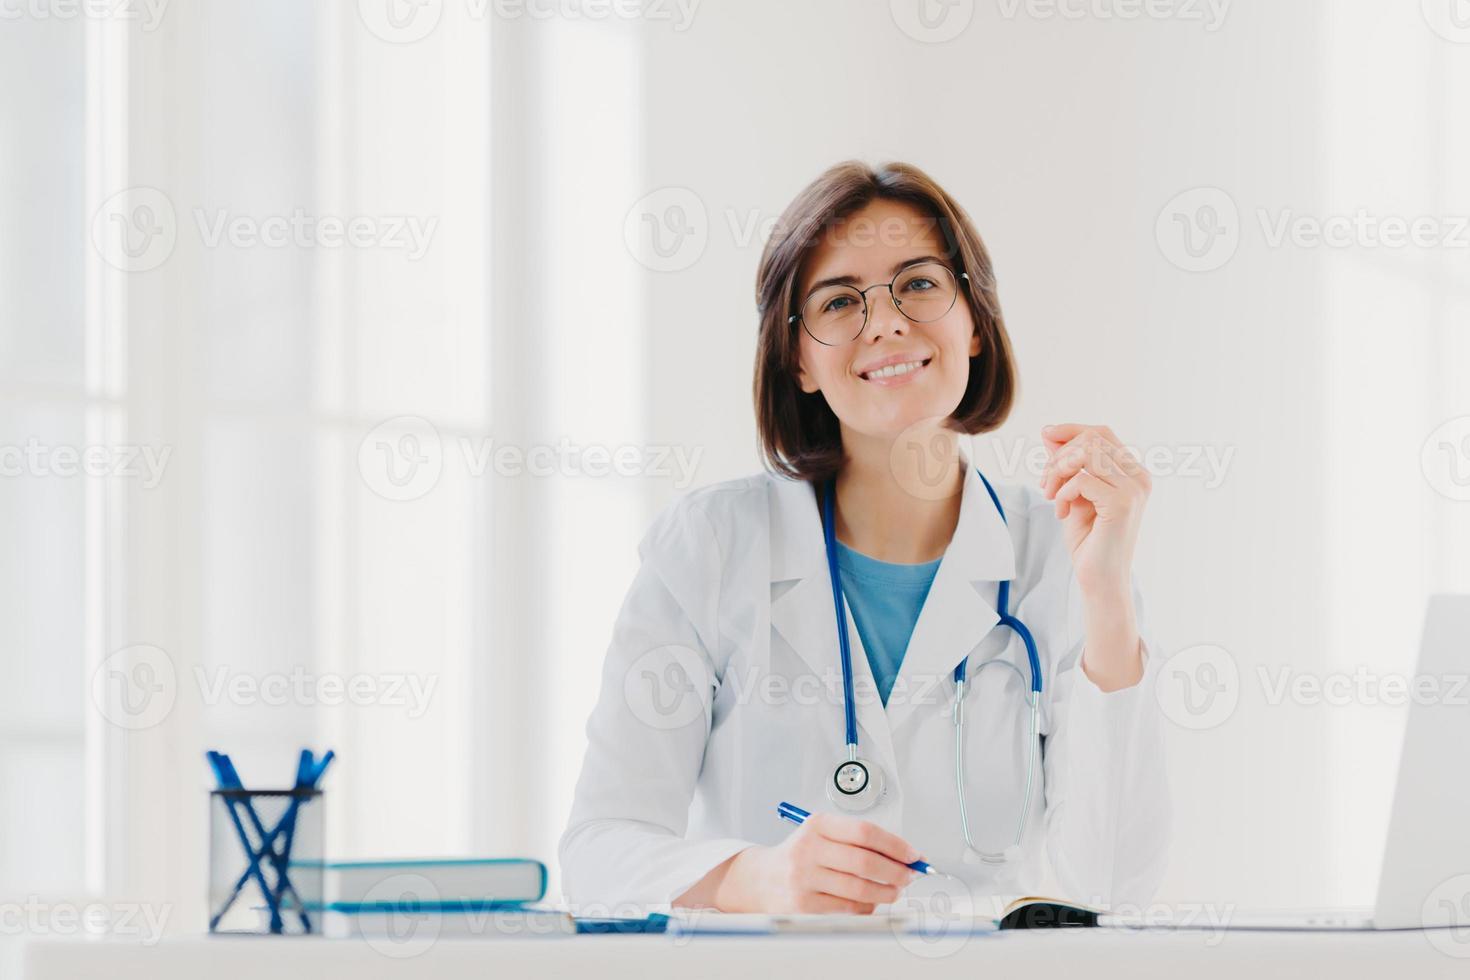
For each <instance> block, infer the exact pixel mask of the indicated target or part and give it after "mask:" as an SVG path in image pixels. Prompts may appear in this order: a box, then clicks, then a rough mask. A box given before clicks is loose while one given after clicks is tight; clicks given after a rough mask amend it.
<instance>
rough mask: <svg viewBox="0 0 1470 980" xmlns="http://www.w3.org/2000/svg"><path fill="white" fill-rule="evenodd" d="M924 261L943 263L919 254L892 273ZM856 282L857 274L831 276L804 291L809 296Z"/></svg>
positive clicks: (941, 260) (934, 257) (896, 267)
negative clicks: (822, 290)
mask: <svg viewBox="0 0 1470 980" xmlns="http://www.w3.org/2000/svg"><path fill="white" fill-rule="evenodd" d="M926 262H937V263H939V264H940V265H944V260H943V259H941V258H939V257H938V256H936V255H921V256H919V257H918V258H914V259H905V260H903V261H902V262H900V263H898V264H897V265H895V266H894V267H893V272H892V275H894V276H896V275H898V274H899V273H900V272H902V271H903V270H905V269H907V268H908V267H909V266H911V265H923V264H924V263H926ZM857 284H858V278H857V276H852V275H848V276H832V277H831V278H830V279H823V280H822V281H821V282H814V283H812V284H811V286H810V287H809V288H808V289H807V291H806V292H807V295H808V296H810V295H811V294H812V293H814V292H816V291H817V290H819V289H822V288H824V287H826V286H856V285H857Z"/></svg>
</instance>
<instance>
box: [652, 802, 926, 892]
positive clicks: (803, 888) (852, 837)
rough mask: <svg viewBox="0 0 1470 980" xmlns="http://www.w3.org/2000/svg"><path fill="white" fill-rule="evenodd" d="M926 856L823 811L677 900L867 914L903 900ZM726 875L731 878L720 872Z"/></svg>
mask: <svg viewBox="0 0 1470 980" xmlns="http://www.w3.org/2000/svg"><path fill="white" fill-rule="evenodd" d="M917 860H919V852H918V850H917V849H916V848H915V847H914V846H913V845H912V844H910V843H908V842H907V841H905V840H904V839H903V838H901V837H898V836H896V835H895V834H891V833H889V832H888V831H886V830H884V829H883V828H882V827H879V826H878V825H877V824H875V823H872V822H870V821H867V820H859V819H857V818H856V817H849V816H844V815H842V814H836V813H817V814H813V815H812V816H811V817H809V818H808V819H807V820H806V822H805V823H803V824H802V825H801V826H800V827H798V828H796V831H795V832H794V833H792V834H791V836H789V837H787V838H786V839H785V840H784V841H782V842H781V843H780V844H777V845H776V846H774V847H748V848H746V849H745V850H743V851H741V852H740V853H739V854H736V855H735V856H734V857H733V858H731V859H730V860H728V861H726V862H725V863H724V864H723V865H721V866H720V867H719V868H716V869H715V870H714V872H712V873H711V874H710V875H707V876H706V877H705V878H704V879H703V880H702V881H701V882H700V883H699V884H698V885H696V886H695V887H694V888H691V889H690V890H689V891H688V892H686V893H685V894H684V895H683V896H681V898H680V899H679V900H678V901H677V902H676V904H684V903H685V901H686V900H691V899H692V900H693V901H691V902H690V904H705V902H704V901H701V898H702V897H708V898H710V899H712V901H710V902H709V904H712V905H714V907H715V908H717V909H720V910H721V911H725V912H847V913H856V914H860V915H866V914H868V913H870V912H872V911H873V909H874V907H876V906H878V905H884V904H891V903H893V902H896V901H897V900H898V897H899V895H900V894H902V892H903V889H904V887H905V886H906V885H908V883H909V882H911V881H913V880H914V879H915V878H917V877H918V872H917V871H914V870H913V869H912V868H909V867H907V865H908V864H909V863H910V862H913V861H917ZM720 872H723V874H720Z"/></svg>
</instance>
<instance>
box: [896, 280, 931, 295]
mask: <svg viewBox="0 0 1470 980" xmlns="http://www.w3.org/2000/svg"><path fill="white" fill-rule="evenodd" d="M934 286H935V283H934V280H933V279H926V278H925V277H923V276H915V277H914V278H913V279H910V280H909V281H908V282H907V283H905V284H904V287H903V288H904V292H908V293H923V292H928V291H929V290H931V289H933V288H934Z"/></svg>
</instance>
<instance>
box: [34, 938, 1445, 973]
mask: <svg viewBox="0 0 1470 980" xmlns="http://www.w3.org/2000/svg"><path fill="white" fill-rule="evenodd" d="M906 938H907V939H912V937H906ZM1448 938H1449V937H1442V938H1441V939H1440V940H1438V941H1439V942H1441V943H1443V942H1445V941H1446V940H1448ZM1455 938H1456V939H1458V940H1459V945H1458V946H1455V945H1454V942H1453V940H1450V948H1451V949H1452V951H1453V952H1454V953H1457V954H1461V955H1458V956H1457V955H1451V954H1450V953H1446V952H1444V951H1442V950H1441V949H1439V948H1436V946H1435V945H1434V944H1433V943H1431V941H1430V939H1429V938H1428V936H1427V935H1426V934H1424V933H1420V932H1397V933H1326V932H1322V933H1284V932H1231V933H1220V934H1210V933H1204V932H1174V933H1162V932H1151V933H1141V932H1124V931H1113V930H1103V929H1075V930H1052V931H1034V932H1007V933H999V934H995V935H990V936H975V937H971V938H969V939H967V940H964V941H963V945H958V948H956V946H957V944H958V943H959V940H958V939H956V938H955V937H951V938H950V939H948V940H944V941H943V942H945V943H947V944H948V945H947V946H946V947H944V948H943V949H938V950H935V949H930V950H928V952H930V953H933V952H944V953H947V954H948V955H940V956H924V955H921V954H920V951H921V950H923V947H922V946H921V945H914V947H913V948H912V949H911V948H906V943H901V942H900V941H899V939H898V938H896V937H893V936H881V935H880V936H853V937H849V938H843V939H839V938H834V937H830V936H822V937H801V936H789V937H745V938H732V937H725V936H699V937H693V938H684V939H675V938H673V937H668V936H571V937H564V938H528V939H511V938H497V939H440V940H438V941H437V942H435V943H434V944H433V945H432V946H429V947H428V948H425V949H423V950H422V951H421V952H420V953H419V955H416V956H413V957H409V958H401V959H395V958H391V957H389V956H386V955H384V954H383V953H382V952H379V951H378V950H376V949H374V948H373V947H371V946H369V945H368V944H367V943H366V942H364V941H361V940H333V939H321V938H310V937H308V938H270V937H261V938H249V939H240V938H228V939H226V938H214V939H211V938H207V937H198V938H178V939H167V940H164V941H163V942H160V943H158V944H157V945H154V946H142V945H139V944H137V943H125V942H120V941H107V940H104V941H97V942H87V941H84V940H60V939H53V940H45V939H42V940H36V941H34V942H32V943H30V944H29V945H28V946H27V947H26V950H25V954H24V957H23V963H24V972H23V974H22V976H23V980H92V978H96V980H236V978H238V980H298V978H299V980H334V978H337V977H348V978H352V980H375V978H384V980H389V978H408V977H414V978H433V980H459V978H464V980H470V978H474V980H485V978H518V977H536V978H542V977H546V978H552V977H567V978H577V980H592V978H596V980H602V978H614V977H634V978H637V980H658V978H663V977H667V978H670V980H703V978H706V977H712V978H722V977H728V978H731V980H765V978H768V977H769V976H770V973H771V970H772V968H779V969H781V970H782V971H783V974H782V975H789V974H786V973H785V971H787V970H790V971H792V973H793V974H794V975H797V976H803V977H814V978H817V980H857V978H864V977H874V978H879V977H881V978H883V980H904V978H907V977H910V976H923V977H926V978H927V977H963V978H965V980H977V978H985V977H1022V978H1026V980H1042V978H1046V977H1064V978H1066V980H1091V978H1103V977H1119V978H1129V980H1136V978H1140V977H1168V978H1170V980H1178V978H1179V977H1180V976H1185V977H1188V978H1190V980H1207V978H1211V977H1248V978H1250V980H1268V978H1273V977H1284V978H1285V977H1289V978H1292V980H1298V978H1301V977H1309V978H1314V980H1340V978H1352V977H1363V978H1371V980H1385V978H1395V977H1405V978H1408V977H1412V978H1414V980H1420V978H1431V977H1454V978H1456V980H1465V978H1466V977H1467V976H1470V931H1465V934H1463V935H1459V936H1456V937H1455ZM915 942H916V943H917V942H918V941H915Z"/></svg>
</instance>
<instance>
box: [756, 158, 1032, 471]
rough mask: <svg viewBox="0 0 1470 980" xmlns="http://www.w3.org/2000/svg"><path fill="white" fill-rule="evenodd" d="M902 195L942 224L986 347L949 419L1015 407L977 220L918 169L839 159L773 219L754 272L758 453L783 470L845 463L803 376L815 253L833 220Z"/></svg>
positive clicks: (835, 432) (988, 417) (966, 425)
mask: <svg viewBox="0 0 1470 980" xmlns="http://www.w3.org/2000/svg"><path fill="white" fill-rule="evenodd" d="M879 200H887V201H899V202H902V203H905V204H908V205H910V206H912V207H913V208H915V209H916V210H918V211H919V212H920V213H921V214H923V215H925V216H927V217H929V218H930V219H932V220H933V221H934V222H935V224H936V226H937V227H938V230H939V233H940V235H941V237H942V239H943V242H944V247H945V256H944V257H945V258H946V259H948V260H949V262H950V263H951V266H952V268H953V271H954V273H955V276H956V277H957V278H958V277H959V275H960V274H961V273H966V274H967V275H968V276H969V278H968V280H966V279H960V280H959V284H960V295H961V296H963V297H964V298H965V302H966V303H967V304H969V307H970V315H971V317H972V318H973V319H974V321H975V330H976V332H977V333H978V334H979V335H980V353H978V354H977V355H975V356H974V357H972V358H970V381H969V384H968V385H967V386H966V387H965V396H964V398H963V399H961V400H960V404H959V406H958V407H957V408H956V409H955V411H954V414H953V415H951V416H950V418H949V420H948V423H947V424H948V425H949V426H950V427H951V428H954V429H956V430H957V431H961V432H966V433H971V434H974V433H977V432H989V431H990V430H992V429H995V428H997V427H998V426H999V425H1000V424H1001V423H1002V422H1004V421H1005V419H1006V416H1007V415H1008V414H1010V410H1011V404H1012V403H1013V402H1014V400H1015V395H1016V367H1015V362H1014V360H1013V358H1012V356H1011V342H1010V338H1009V337H1008V336H1007V335H1006V328H1005V321H1004V319H1002V317H1001V312H1000V300H999V299H998V298H997V296H996V291H995V271H994V269H993V268H992V266H991V264H990V253H989V252H987V251H986V250H985V243H984V242H983V241H981V239H980V235H979V234H978V233H977V232H976V231H975V226H974V225H973V224H972V223H971V222H970V217H969V215H967V214H966V213H965V211H964V209H963V208H961V207H960V206H959V205H958V204H957V203H955V201H954V199H953V198H951V197H950V196H949V195H948V194H947V193H945V191H944V189H943V188H941V187H940V186H939V185H938V184H936V183H935V182H934V181H933V180H932V179H930V177H929V176H928V175H927V174H925V173H924V172H923V171H922V170H920V169H919V168H918V167H914V166H911V165H909V164H906V163H885V164H882V165H880V166H879V167H877V168H873V167H870V166H868V165H867V164H865V163H862V162H860V161H856V160H850V161H847V162H845V163H839V164H837V165H836V166H834V167H832V168H830V169H829V170H827V171H826V172H825V173H823V174H822V175H821V176H820V177H818V178H817V179H816V180H814V181H813V182H812V183H810V184H808V185H807V187H806V188H805V189H804V190H803V191H802V192H801V193H800V194H798V195H797V196H796V200H794V201H792V202H791V204H790V206H788V207H787V208H786V211H785V213H783V214H782V215H781V218H780V220H779V221H778V222H777V223H776V227H775V230H774V231H773V232H772V234H771V237H770V239H769V240H768V241H767V242H766V247H765V251H764V252H762V253H761V262H760V269H759V271H758V272H757V273H756V281H755V291H756V306H757V309H758V310H759V312H760V335H759V337H758V338H757V342H756V354H755V411H756V419H757V425H758V428H759V436H760V444H761V451H762V453H764V455H765V458H766V462H767V464H768V465H769V466H770V467H771V468H772V469H774V470H775V471H776V472H777V473H780V474H782V475H784V476H787V477H791V478H794V479H801V480H808V481H821V480H826V479H828V478H829V477H832V476H835V475H836V473H837V471H838V470H839V469H841V467H842V463H843V460H844V453H843V449H842V435H841V430H840V429H839V427H838V424H837V416H836V415H835V414H833V412H832V409H831V408H829V407H828V405H827V400H826V398H825V397H824V396H823V395H822V393H821V392H820V391H814V392H810V393H808V392H804V391H802V390H801V383H800V381H799V380H798V378H797V371H798V369H799V366H800V361H801V356H800V353H801V330H802V326H801V323H800V322H799V321H797V320H793V319H792V317H794V316H795V315H796V314H797V313H799V312H800V309H801V304H802V300H803V299H804V297H800V296H797V295H796V290H797V287H798V285H799V284H800V282H801V280H802V276H803V274H804V272H805V270H806V264H807V260H808V258H810V256H811V254H812V252H813V251H814V250H815V249H816V247H817V246H818V245H819V244H821V242H822V239H823V237H824V235H826V234H827V233H828V232H829V231H830V230H831V229H832V228H833V226H834V225H836V224H837V223H838V222H840V221H842V220H843V219H845V218H847V217H850V216H851V215H853V214H855V213H856V212H858V211H861V210H862V209H863V208H865V207H867V206H868V204H870V203H872V202H873V201H879Z"/></svg>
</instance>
